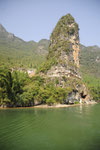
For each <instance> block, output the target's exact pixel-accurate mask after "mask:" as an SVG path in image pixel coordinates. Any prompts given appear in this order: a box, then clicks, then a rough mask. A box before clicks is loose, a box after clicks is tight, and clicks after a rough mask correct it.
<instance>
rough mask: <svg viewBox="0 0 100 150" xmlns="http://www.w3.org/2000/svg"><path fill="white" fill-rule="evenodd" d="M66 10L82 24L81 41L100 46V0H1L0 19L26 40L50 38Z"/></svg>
mask: <svg viewBox="0 0 100 150" xmlns="http://www.w3.org/2000/svg"><path fill="white" fill-rule="evenodd" d="M67 13H71V14H72V16H73V17H74V18H75V20H76V22H77V23H78V24H79V28H80V31H79V32H80V42H81V43H82V44H84V45H86V46H89V45H98V46H99V47H100V0H0V23H1V24H2V25H3V26H4V27H5V28H6V30H7V31H8V32H11V33H14V34H15V35H16V36H18V37H20V38H22V39H23V40H25V41H29V40H34V41H39V40H40V39H49V37H50V34H51V32H52V30H53V28H54V27H55V25H56V23H57V22H58V20H59V19H60V17H61V16H63V15H66V14H67Z"/></svg>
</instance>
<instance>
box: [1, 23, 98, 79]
mask: <svg viewBox="0 0 100 150" xmlns="http://www.w3.org/2000/svg"><path fill="white" fill-rule="evenodd" d="M3 33H6V34H4V35H3ZM8 35H9V36H8ZM2 37H3V38H2ZM49 43H50V41H49V40H47V39H41V40H40V41H39V42H35V41H33V40H32V41H27V42H26V41H24V40H23V39H21V38H19V37H16V36H15V35H14V34H13V33H9V32H8V31H6V29H5V28H4V27H3V25H2V24H0V55H1V57H0V58H1V60H0V66H4V65H5V66H6V65H8V67H12V66H16V67H25V68H30V67H33V68H34V67H35V68H37V67H39V66H40V64H41V63H42V62H44V61H45V57H46V56H47V54H48V46H49ZM15 54H16V55H17V56H15ZM88 56H89V57H88ZM89 58H90V59H89ZM99 58H100V48H99V46H97V45H93V46H84V45H83V44H80V65H81V68H82V69H81V70H82V71H83V72H84V70H86V72H89V71H88V70H90V72H89V73H92V74H94V75H96V76H97V77H98V76H100V71H99V67H100V62H99ZM9 59H10V62H7V61H9ZM21 59H22V60H21ZM27 59H28V60H27ZM15 60H16V61H15ZM87 63H88V64H89V68H90V69H88V68H87ZM91 63H92V64H94V67H93V65H92V66H91ZM16 64H17V65H16ZM27 64H28V65H27ZM92 68H93V69H92ZM93 70H96V71H93Z"/></svg>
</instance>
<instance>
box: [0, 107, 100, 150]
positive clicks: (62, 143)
mask: <svg viewBox="0 0 100 150" xmlns="http://www.w3.org/2000/svg"><path fill="white" fill-rule="evenodd" d="M0 150H100V104H95V105H84V106H74V107H67V108H25V109H4V110H2V109H1V110H0Z"/></svg>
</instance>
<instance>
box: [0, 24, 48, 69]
mask: <svg viewBox="0 0 100 150" xmlns="http://www.w3.org/2000/svg"><path fill="white" fill-rule="evenodd" d="M48 45H49V41H48V40H46V39H42V40H40V41H39V42H38V43H37V42H34V41H29V42H25V41H24V40H22V39H20V38H18V37H16V36H15V35H14V34H12V33H9V32H7V31H6V29H5V28H4V27H3V26H2V25H1V24H0V66H4V65H6V66H9V67H24V68H31V67H38V66H39V64H41V63H42V62H43V61H44V60H45V56H46V55H47V47H48Z"/></svg>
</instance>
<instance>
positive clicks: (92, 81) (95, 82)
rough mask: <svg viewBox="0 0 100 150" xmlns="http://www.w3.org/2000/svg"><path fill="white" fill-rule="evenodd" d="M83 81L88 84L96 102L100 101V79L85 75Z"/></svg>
mask: <svg viewBox="0 0 100 150" xmlns="http://www.w3.org/2000/svg"><path fill="white" fill-rule="evenodd" d="M83 81H84V82H85V83H86V84H87V86H88V88H89V90H90V93H91V95H92V97H93V99H94V100H96V101H98V100H100V78H94V77H93V76H90V75H83Z"/></svg>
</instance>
